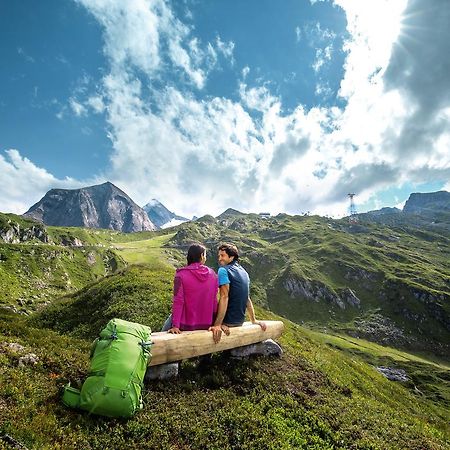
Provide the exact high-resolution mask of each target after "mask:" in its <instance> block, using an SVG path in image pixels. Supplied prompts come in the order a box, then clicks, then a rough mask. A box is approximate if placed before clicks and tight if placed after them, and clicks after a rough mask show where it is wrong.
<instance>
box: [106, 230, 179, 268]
mask: <svg viewBox="0 0 450 450" xmlns="http://www.w3.org/2000/svg"><path fill="white" fill-rule="evenodd" d="M174 235H175V233H172V234H166V235H160V236H156V237H152V238H150V239H145V240H139V241H130V242H121V243H116V244H115V246H114V248H115V250H116V251H117V253H118V254H119V255H120V256H122V258H123V259H124V260H125V261H126V262H127V263H129V264H154V262H155V260H158V261H160V262H163V261H166V258H164V255H163V248H162V247H163V246H164V245H165V244H167V242H169V240H170V239H171V238H173V236H174Z"/></svg>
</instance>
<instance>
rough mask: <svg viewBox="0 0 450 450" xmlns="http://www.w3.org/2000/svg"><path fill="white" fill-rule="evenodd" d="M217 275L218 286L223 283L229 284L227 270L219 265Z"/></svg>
mask: <svg viewBox="0 0 450 450" xmlns="http://www.w3.org/2000/svg"><path fill="white" fill-rule="evenodd" d="M217 275H218V276H219V286H223V285H224V284H230V279H229V278H228V272H227V269H225V267H219V270H218V271H217Z"/></svg>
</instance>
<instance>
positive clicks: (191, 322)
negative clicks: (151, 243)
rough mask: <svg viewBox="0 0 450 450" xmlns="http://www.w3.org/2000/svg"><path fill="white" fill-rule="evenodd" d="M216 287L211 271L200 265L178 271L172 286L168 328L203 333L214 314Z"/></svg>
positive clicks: (215, 276) (213, 273)
mask: <svg viewBox="0 0 450 450" xmlns="http://www.w3.org/2000/svg"><path fill="white" fill-rule="evenodd" d="M218 289H219V283H218V279H217V275H216V273H215V272H214V270H212V269H210V268H209V267H206V266H204V265H203V264H200V263H192V264H189V266H186V267H183V268H181V269H178V270H177V272H176V274H175V279H174V282H173V305H172V326H173V327H177V328H179V329H180V330H185V331H188V330H207V329H208V328H209V327H210V326H211V325H212V324H213V321H214V317H215V314H216V313H217V291H218Z"/></svg>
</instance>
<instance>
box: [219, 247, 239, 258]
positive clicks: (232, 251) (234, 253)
mask: <svg viewBox="0 0 450 450" xmlns="http://www.w3.org/2000/svg"><path fill="white" fill-rule="evenodd" d="M221 250H222V251H224V252H225V253H226V254H227V255H228V256H229V257H230V258H231V257H232V256H234V260H235V261H237V260H238V259H239V251H238V249H237V247H236V246H235V245H234V244H221V245H220V246H219V251H221Z"/></svg>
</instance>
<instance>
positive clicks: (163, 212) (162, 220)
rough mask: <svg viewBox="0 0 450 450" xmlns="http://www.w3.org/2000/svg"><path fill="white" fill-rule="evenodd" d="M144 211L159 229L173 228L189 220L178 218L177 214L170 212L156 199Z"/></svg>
mask: <svg viewBox="0 0 450 450" xmlns="http://www.w3.org/2000/svg"><path fill="white" fill-rule="evenodd" d="M143 210H144V211H145V212H146V213H147V215H148V217H149V219H150V220H151V221H152V222H153V223H154V224H155V225H156V226H157V227H158V228H168V227H173V226H175V225H179V224H180V223H183V222H187V221H188V220H189V219H187V218H186V217H182V216H178V215H177V214H175V213H173V212H171V211H169V210H168V209H167V208H166V207H165V206H164V205H163V204H162V203H161V202H160V201H158V200H156V199H152V200H150V201H149V202H148V203H147V204H146V205H145V206H144V207H143Z"/></svg>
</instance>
